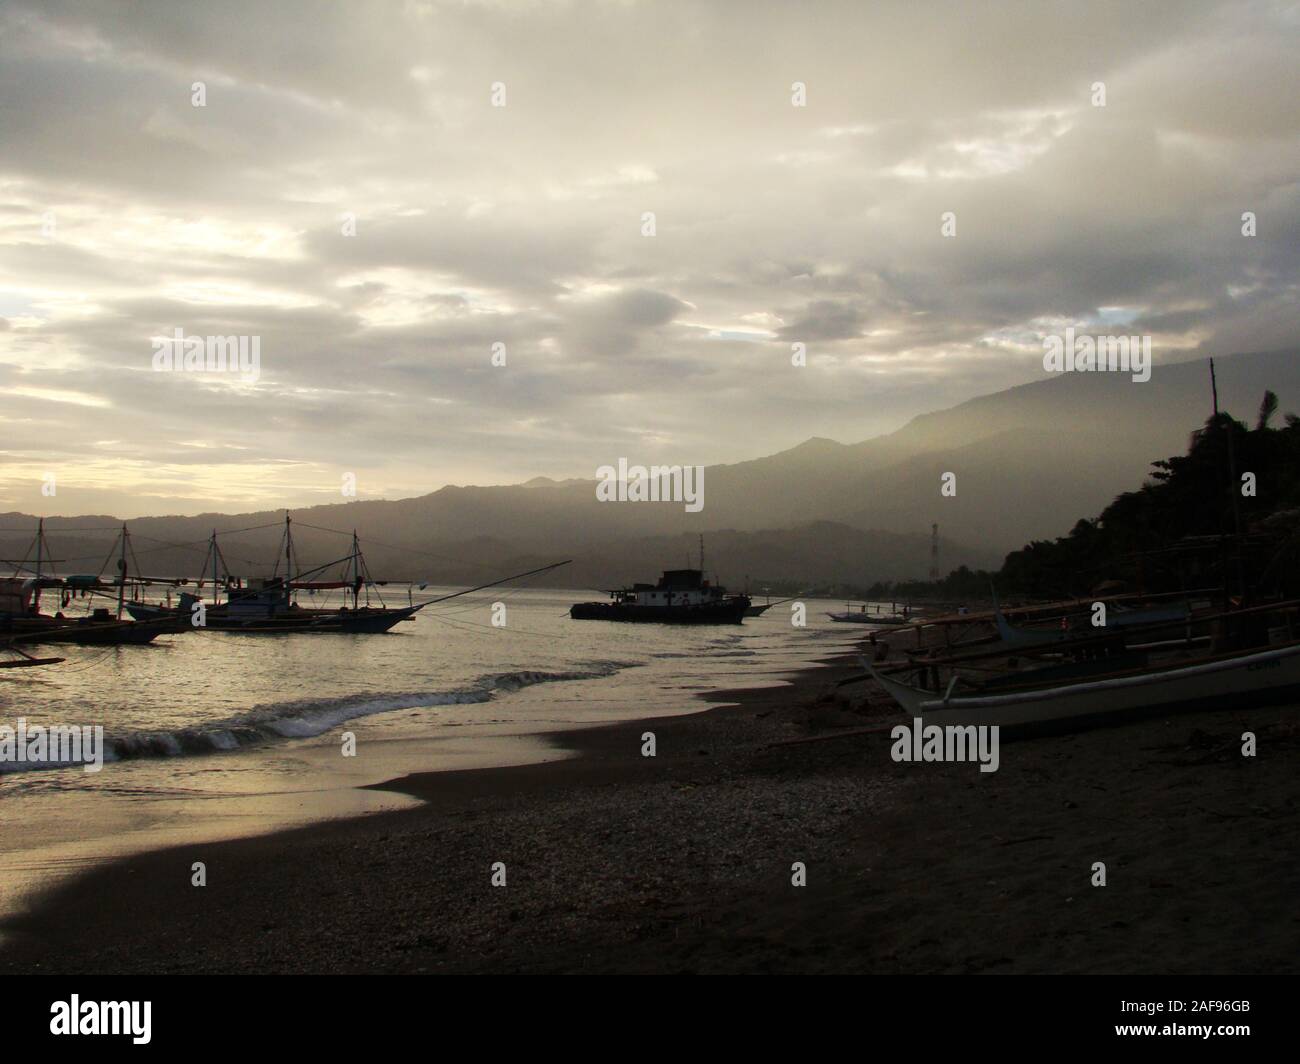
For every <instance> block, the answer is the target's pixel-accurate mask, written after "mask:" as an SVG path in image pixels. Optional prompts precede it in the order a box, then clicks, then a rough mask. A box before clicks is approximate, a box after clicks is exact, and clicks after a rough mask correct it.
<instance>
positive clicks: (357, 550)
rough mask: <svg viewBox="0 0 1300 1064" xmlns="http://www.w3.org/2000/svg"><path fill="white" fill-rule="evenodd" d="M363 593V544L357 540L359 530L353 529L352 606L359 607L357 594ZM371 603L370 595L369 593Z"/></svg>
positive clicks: (368, 597) (368, 601)
mask: <svg viewBox="0 0 1300 1064" xmlns="http://www.w3.org/2000/svg"><path fill="white" fill-rule="evenodd" d="M360 593H361V545H360V544H359V543H358V542H357V530H356V529H355V528H354V529H353V530H352V608H353V609H354V610H355V609H356V608H357V596H358V595H359V594H360ZM366 603H367V605H369V603H370V596H369V594H367V596H366Z"/></svg>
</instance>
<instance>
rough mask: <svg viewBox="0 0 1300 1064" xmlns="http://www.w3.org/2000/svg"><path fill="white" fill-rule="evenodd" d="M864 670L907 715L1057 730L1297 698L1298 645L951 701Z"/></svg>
mask: <svg viewBox="0 0 1300 1064" xmlns="http://www.w3.org/2000/svg"><path fill="white" fill-rule="evenodd" d="M868 668H869V670H870V671H871V674H872V675H873V676H874V677H875V679H876V680H877V681H878V682H879V683H880V685H881V686H882V687H884V689H885V690H886V691H887V692H889V694H890V695H891V696H892V697H893V698H894V700H895V701H896V702H898V704H899V705H900V706H901V707H902V708H903V709H904V710H906V711H907V712H908V713H909V714H910V715H912V716H913V717H920V718H921V719H922V720H923V721H924V722H925V723H926V724H939V725H948V724H956V725H963V726H965V725H976V726H980V725H985V726H994V725H996V726H998V727H1004V728H1026V729H1042V730H1060V726H1062V725H1065V726H1067V727H1068V728H1076V727H1081V726H1082V727H1086V726H1091V725H1095V724H1099V723H1106V722H1108V721H1116V720H1123V719H1126V718H1129V717H1133V716H1138V715H1143V714H1146V713H1153V712H1160V711H1164V710H1168V709H1173V708H1177V709H1180V710H1187V711H1191V710H1195V709H1224V708H1237V707H1240V706H1244V705H1247V704H1255V705H1258V704H1266V703H1269V702H1278V701H1284V700H1286V699H1288V698H1291V697H1296V696H1300V644H1291V645H1287V646H1284V647H1276V648H1269V649H1264V650H1257V651H1251V652H1246V653H1238V654H1233V655H1225V656H1223V657H1221V658H1217V659H1213V660H1210V661H1205V662H1200V663H1195V664H1189V665H1185V666H1178V667H1169V668H1164V669H1159V670H1154V671H1146V672H1141V673H1137V674H1134V675H1131V676H1111V677H1103V678H1099V679H1097V680H1091V681H1085V682H1083V683H1072V684H1062V685H1060V686H1055V687H1037V688H1033V689H1030V690H1025V691H1007V692H1003V693H999V694H993V695H980V696H970V697H952V698H948V699H944V698H941V697H939V696H938V695H936V694H935V692H933V691H928V690H925V689H923V688H919V687H915V686H912V685H910V684H907V683H904V682H902V681H901V680H897V679H895V678H893V677H891V676H889V675H887V674H882V673H881V672H880V671H879V670H877V669H876V668H875V667H874V666H871V665H868Z"/></svg>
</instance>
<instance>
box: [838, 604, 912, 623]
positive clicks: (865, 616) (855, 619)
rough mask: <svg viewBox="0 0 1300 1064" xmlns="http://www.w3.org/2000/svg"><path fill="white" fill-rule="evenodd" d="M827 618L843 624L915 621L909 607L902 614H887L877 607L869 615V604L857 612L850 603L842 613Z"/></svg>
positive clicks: (845, 605)
mask: <svg viewBox="0 0 1300 1064" xmlns="http://www.w3.org/2000/svg"><path fill="white" fill-rule="evenodd" d="M826 616H827V617H829V618H830V619H831V620H832V621H839V622H840V623H841V624H882V625H886V624H912V623H913V622H914V620H915V618H913V617H912V611H911V609H910V607H908V606H904V607H903V612H902V613H897V612H892V613H885V612H883V611H882V610H881V608H880V607H879V606H877V607H876V612H875V613H868V612H867V603H865V602H864V603H863V604H862V608H861V609H859V610H857V611H855V610H854V609H853V607H852V605H851V604H850V603H847V602H846V603H845V604H844V611H843V612H842V613H828V614H826Z"/></svg>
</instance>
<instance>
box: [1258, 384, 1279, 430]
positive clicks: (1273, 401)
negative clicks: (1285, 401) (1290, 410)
mask: <svg viewBox="0 0 1300 1064" xmlns="http://www.w3.org/2000/svg"><path fill="white" fill-rule="evenodd" d="M1276 413H1277V396H1276V395H1274V394H1273V393H1272V392H1271V391H1268V390H1265V392H1264V398H1263V399H1262V400H1260V404H1259V418H1258V420H1256V422H1255V431H1256V432H1262V431H1263V430H1264V429H1266V428H1268V422H1269V418H1271V417H1272V416H1273V415H1274V414H1276Z"/></svg>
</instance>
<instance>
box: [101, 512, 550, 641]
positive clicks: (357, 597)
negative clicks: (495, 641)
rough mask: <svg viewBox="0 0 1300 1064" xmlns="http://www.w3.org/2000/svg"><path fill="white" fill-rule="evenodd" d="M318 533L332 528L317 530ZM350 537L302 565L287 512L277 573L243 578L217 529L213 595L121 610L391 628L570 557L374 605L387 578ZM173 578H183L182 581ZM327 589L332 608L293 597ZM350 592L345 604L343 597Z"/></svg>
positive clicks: (202, 623)
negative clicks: (400, 602)
mask: <svg viewBox="0 0 1300 1064" xmlns="http://www.w3.org/2000/svg"><path fill="white" fill-rule="evenodd" d="M307 527H309V528H312V527H315V526H311V525H308V526H307ZM319 531H326V532H334V531H337V530H335V529H319ZM344 534H346V533H344ZM351 536H352V545H351V550H350V551H349V552H348V553H347V554H346V555H344V556H343V557H341V558H336V559H334V560H333V561H329V562H326V563H325V564H323V565H317V566H313V567H312V568H310V569H306V570H303V569H300V568H299V563H298V555H297V550H296V549H295V547H294V542H293V522H292V519H291V518H290V517H289V515H288V514H286V515H285V519H284V533H283V535H282V537H281V540H280V546H279V549H278V550H277V552H276V572H275V573H274V574H273V575H272V576H270V577H265V578H260V577H254V578H250V579H247V580H244V579H240V578H237V577H235V576H234V575H232V574H231V572H230V570H229V567H228V566H227V565H226V560H225V556H224V555H223V554H222V551H221V547H220V545H219V544H218V542H217V533H216V532H215V531H214V532H213V533H212V535H211V537H210V538H209V540H208V553H207V555H206V556H205V557H204V561H203V572H204V576H203V578H201V579H200V580H199V581H198V586H199V588H200V589H201V588H202V587H203V584H204V581H206V580H209V579H210V581H211V587H212V601H210V602H209V601H205V600H203V599H202V598H201V597H200V596H199V595H195V594H192V593H190V592H188V591H182V592H181V593H180V598H179V604H178V605H175V606H173V605H170V604H167V605H163V604H159V603H149V602H142V601H131V602H127V603H126V605H125V608H126V611H127V612H128V613H129V614H130V615H131V616H132V617H133V618H135V619H136V620H137V621H139V622H154V621H167V622H169V623H171V624H173V625H175V626H178V627H180V628H183V629H186V630H193V629H203V630H206V631H214V632H241V633H248V634H255V635H271V634H284V633H304V634H320V633H330V632H336V633H350V634H363V635H375V634H380V633H383V632H388V631H391V630H392V629H393V628H395V627H396V626H397V625H398V624H400V623H401V622H403V621H409V620H413V619H414V618H415V615H416V614H417V613H419V612H420V610H422V609H424V608H425V607H427V606H431V605H433V604H434V603H437V602H444V601H446V600H447V599H452V598H457V597H459V596H461V595H467V594H469V593H471V592H473V591H480V590H483V589H484V588H488V587H496V586H497V585H499V584H502V583H505V582H506V581H508V580H517V579H522V578H523V577H527V576H533V575H536V574H538V573H544V572H548V571H550V570H551V569H556V568H558V567H559V566H561V565H568V564H569V563H568V562H567V561H565V562H557V563H555V564H553V565H547V566H543V567H541V568H539V569H532V570H529V571H528V572H526V573H516V574H514V575H512V576H507V577H504V578H502V579H500V580H495V581H492V582H491V583H488V584H482V585H479V586H478V587H473V588H468V589H467V590H464V591H457V592H455V593H454V594H451V595H444V596H441V597H439V598H434V599H430V600H429V601H426V602H419V603H416V602H408V604H407V605H405V606H388V605H386V604H384V602H383V597H382V594H381V595H379V596H378V597H379V605H377V606H375V605H371V603H370V593H371V589H377V588H379V587H382V586H384V585H386V584H387V583H388V582H387V581H382V580H375V579H373V578H372V577H371V575H370V571H369V568H368V567H367V565H366V560H365V556H364V555H363V554H362V552H361V545H360V540H359V539H358V537H357V534H356V532H355V531H353V532H352V534H351ZM281 560H283V562H284V567H285V573H286V574H290V575H286V576H281V575H279V566H280V562H281ZM338 565H341V566H342V571H341V573H340V574H339V578H338V579H334V580H325V579H318V578H317V577H318V576H319V575H320V574H323V573H325V571H326V570H328V569H330V568H332V567H334V566H338ZM209 566H210V568H209ZM209 574H210V577H209ZM170 582H172V583H177V584H181V583H186V582H187V581H182V580H174V581H170ZM421 586H423V585H421ZM330 591H342V592H343V593H344V600H345V601H344V604H343V605H341V606H333V607H328V606H302V605H300V604H299V603H298V602H297V601H296V596H297V595H298V594H299V593H300V592H306V593H307V594H309V595H315V594H316V593H317V592H330ZM221 592H224V594H225V600H224V601H217V596H218V594H219V593H221ZM363 592H364V593H365V597H366V599H365V604H364V605H363V604H362V593H363ZM349 597H350V598H351V604H350V605H349V604H348V603H347V599H348V598H349Z"/></svg>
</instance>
